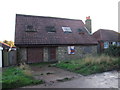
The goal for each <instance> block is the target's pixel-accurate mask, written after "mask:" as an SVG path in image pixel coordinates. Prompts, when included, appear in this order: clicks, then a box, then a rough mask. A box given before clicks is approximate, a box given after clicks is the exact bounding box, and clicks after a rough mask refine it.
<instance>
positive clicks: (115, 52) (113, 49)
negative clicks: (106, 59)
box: [104, 45, 120, 56]
mask: <svg viewBox="0 0 120 90" xmlns="http://www.w3.org/2000/svg"><path fill="white" fill-rule="evenodd" d="M104 53H105V54H107V55H110V56H120V47H117V46H116V45H111V46H110V47H109V48H107V49H106V50H105V51H104Z"/></svg>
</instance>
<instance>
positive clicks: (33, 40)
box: [15, 14, 97, 46]
mask: <svg viewBox="0 0 120 90" xmlns="http://www.w3.org/2000/svg"><path fill="white" fill-rule="evenodd" d="M27 25H31V26H32V27H29V28H33V29H35V31H33V32H29V31H26V26H27ZM48 26H52V27H54V28H55V30H56V32H54V33H53V32H52V33H48V32H47V31H46V27H48ZM62 27H70V29H71V30H72V32H71V33H64V31H63V30H62ZM78 29H80V30H82V32H83V33H79V32H78ZM56 44H57V45H59V44H71V45H73V44H97V41H96V40H95V39H94V38H93V37H92V36H90V35H89V34H88V33H87V30H86V28H85V25H84V23H83V22H82V20H76V19H65V18H55V17H43V16H31V15H21V14H17V15H16V27H15V45H16V46H17V45H56Z"/></svg>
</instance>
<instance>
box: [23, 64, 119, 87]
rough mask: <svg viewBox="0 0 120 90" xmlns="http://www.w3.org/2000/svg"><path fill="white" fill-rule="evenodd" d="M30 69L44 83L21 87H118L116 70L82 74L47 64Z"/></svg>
mask: <svg viewBox="0 0 120 90" xmlns="http://www.w3.org/2000/svg"><path fill="white" fill-rule="evenodd" d="M32 70H33V75H34V77H35V78H36V79H42V80H44V81H45V84H41V85H35V86H26V87H22V88H118V72H117V71H110V72H104V73H101V74H93V75H89V76H82V75H80V74H76V73H73V72H69V71H66V70H63V69H59V68H56V67H48V66H47V65H46V66H44V67H42V68H40V67H38V66H34V67H32Z"/></svg>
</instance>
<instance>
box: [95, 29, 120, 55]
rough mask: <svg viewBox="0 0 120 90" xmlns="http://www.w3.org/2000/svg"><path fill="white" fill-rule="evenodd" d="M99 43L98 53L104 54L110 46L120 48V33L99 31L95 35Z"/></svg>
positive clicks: (106, 30) (105, 30)
mask: <svg viewBox="0 0 120 90" xmlns="http://www.w3.org/2000/svg"><path fill="white" fill-rule="evenodd" d="M93 37H94V38H96V39H97V41H98V52H99V53H102V52H103V51H104V50H105V49H107V48H109V46H110V45H116V46H120V33H118V32H115V31H113V30H108V29H99V30H98V31H96V32H94V33H93Z"/></svg>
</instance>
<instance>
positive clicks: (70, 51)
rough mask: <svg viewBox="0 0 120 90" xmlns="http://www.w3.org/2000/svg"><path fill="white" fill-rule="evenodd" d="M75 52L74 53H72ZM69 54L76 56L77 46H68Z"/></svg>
mask: <svg viewBox="0 0 120 90" xmlns="http://www.w3.org/2000/svg"><path fill="white" fill-rule="evenodd" d="M72 50H74V52H72ZM68 54H75V46H68Z"/></svg>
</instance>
